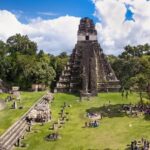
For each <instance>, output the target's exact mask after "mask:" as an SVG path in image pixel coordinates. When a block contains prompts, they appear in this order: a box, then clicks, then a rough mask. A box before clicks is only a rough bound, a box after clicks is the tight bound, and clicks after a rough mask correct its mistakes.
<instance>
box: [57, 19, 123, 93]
mask: <svg viewBox="0 0 150 150" xmlns="http://www.w3.org/2000/svg"><path fill="white" fill-rule="evenodd" d="M119 88H120V85H119V80H118V79H117V77H116V75H115V73H114V71H113V69H112V68H111V66H110V64H109V63H108V62H107V58H106V56H105V55H104V53H103V50H102V48H101V46H100V44H99V43H98V40H97V31H96V29H95V25H94V22H93V20H91V19H89V18H83V19H81V21H80V25H79V29H78V38H77V44H76V45H75V48H74V49H73V52H72V54H71V56H70V60H69V62H68V63H67V65H66V66H65V68H64V71H63V72H62V74H61V76H60V78H59V81H58V83H57V86H56V89H55V92H72V93H75V92H78V93H80V94H81V95H83V96H84V95H91V96H95V95H97V93H98V92H101V91H107V92H108V91H118V90H119Z"/></svg>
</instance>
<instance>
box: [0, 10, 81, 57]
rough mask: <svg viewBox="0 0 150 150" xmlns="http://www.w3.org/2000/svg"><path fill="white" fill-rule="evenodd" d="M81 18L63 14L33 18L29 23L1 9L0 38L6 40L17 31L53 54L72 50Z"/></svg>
mask: <svg viewBox="0 0 150 150" xmlns="http://www.w3.org/2000/svg"><path fill="white" fill-rule="evenodd" d="M79 20H80V18H77V17H72V16H68V15H66V16H62V17H59V18H56V19H49V20H43V19H41V18H36V19H32V20H31V21H30V22H29V23H28V24H23V23H21V22H20V21H18V20H17V18H16V16H15V15H14V14H12V13H11V12H9V11H6V10H2V11H0V40H4V41H5V40H6V39H7V38H8V37H9V36H12V35H14V34H16V33H21V34H23V35H28V36H29V38H30V39H31V40H33V41H35V42H37V43H38V47H39V49H44V50H45V51H47V52H49V53H52V54H59V53H60V52H62V51H67V52H71V51H72V48H73V47H74V45H75V43H76V40H77V29H78V24H79Z"/></svg>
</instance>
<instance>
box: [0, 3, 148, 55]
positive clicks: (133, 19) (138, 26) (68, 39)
mask: <svg viewBox="0 0 150 150" xmlns="http://www.w3.org/2000/svg"><path fill="white" fill-rule="evenodd" d="M93 14H95V15H93ZM39 17H40V18H39ZM82 17H90V18H92V19H93V20H94V22H95V24H96V29H97V31H98V40H99V43H100V45H101V47H102V48H103V49H104V52H105V53H107V54H115V55H118V54H119V53H120V52H121V51H122V50H123V47H124V46H126V45H128V44H130V45H138V44H145V43H149V41H150V26H149V24H150V1H148V0H93V2H92V0H0V40H4V41H6V40H7V38H8V37H10V36H12V35H14V34H16V33H20V34H22V35H28V36H29V38H30V39H31V40H33V41H35V42H37V44H38V47H39V49H43V50H45V51H46V52H50V53H53V54H56V53H60V52H62V51H67V52H68V53H70V52H71V51H72V49H73V47H74V45H75V43H76V41H77V29H78V25H79V19H80V18H82ZM41 18H42V19H41ZM10 25H11V28H10ZM137 31H138V32H137ZM64 35H65V36H64Z"/></svg>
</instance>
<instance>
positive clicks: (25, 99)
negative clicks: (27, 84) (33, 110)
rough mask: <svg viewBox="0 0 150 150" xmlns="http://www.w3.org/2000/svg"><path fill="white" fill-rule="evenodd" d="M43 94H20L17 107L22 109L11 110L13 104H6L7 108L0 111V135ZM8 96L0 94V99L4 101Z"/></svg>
mask: <svg viewBox="0 0 150 150" xmlns="http://www.w3.org/2000/svg"><path fill="white" fill-rule="evenodd" d="M44 93H45V92H21V102H18V103H17V105H18V107H19V106H23V109H16V110H15V109H11V105H12V104H13V102H7V107H6V108H5V109H4V110H1V111H0V135H1V134H2V133H3V132H4V131H5V130H6V129H7V128H8V127H10V126H11V125H12V124H13V123H14V122H15V121H17V120H18V119H19V118H20V117H21V116H22V115H23V114H24V113H25V112H27V111H28V109H29V108H30V107H31V106H32V105H33V104H34V103H35V102H36V101H37V100H38V99H39V98H40V97H42V96H43V95H44ZM7 96H8V94H0V99H3V100H4V99H5V98H6V97H7Z"/></svg>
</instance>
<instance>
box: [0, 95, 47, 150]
mask: <svg viewBox="0 0 150 150" xmlns="http://www.w3.org/2000/svg"><path fill="white" fill-rule="evenodd" d="M45 96H46V95H44V96H43V97H42V98H41V99H39V100H38V101H37V102H36V103H35V104H34V105H33V106H32V107H31V108H30V109H29V110H28V111H27V112H26V113H25V114H24V115H23V116H22V117H21V118H20V119H19V120H18V121H17V122H15V123H14V124H13V125H12V126H11V127H10V128H8V130H7V131H6V132H5V133H4V134H3V135H2V136H0V150H11V149H12V148H13V146H14V145H15V144H16V143H17V141H18V139H20V138H22V137H23V136H24V134H25V132H26V130H27V129H28V123H27V122H26V117H27V116H28V114H29V113H30V112H31V111H32V110H33V109H34V108H35V106H36V105H38V104H42V103H45V99H44V97H45Z"/></svg>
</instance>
